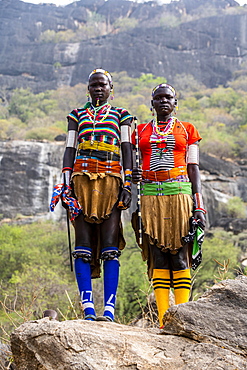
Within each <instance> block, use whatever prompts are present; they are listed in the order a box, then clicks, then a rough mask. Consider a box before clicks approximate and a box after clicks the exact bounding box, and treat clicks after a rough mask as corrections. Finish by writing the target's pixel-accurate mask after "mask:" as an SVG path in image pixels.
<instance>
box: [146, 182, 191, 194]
mask: <svg viewBox="0 0 247 370" xmlns="http://www.w3.org/2000/svg"><path fill="white" fill-rule="evenodd" d="M175 194H189V195H191V194H192V190H191V183H190V182H163V183H162V182H161V183H156V184H155V183H151V184H150V183H143V182H142V183H141V195H175Z"/></svg>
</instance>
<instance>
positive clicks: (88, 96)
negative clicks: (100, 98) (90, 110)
mask: <svg viewBox="0 0 247 370" xmlns="http://www.w3.org/2000/svg"><path fill="white" fill-rule="evenodd" d="M87 101H90V95H89V93H87Z"/></svg>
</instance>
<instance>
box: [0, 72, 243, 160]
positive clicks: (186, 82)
mask: <svg viewBox="0 0 247 370" xmlns="http://www.w3.org/2000/svg"><path fill="white" fill-rule="evenodd" d="M244 79H247V72H246V71H245V70H244V69H243V70H242V72H239V73H238V74H237V75H236V78H235V80H234V81H231V82H229V86H228V87H223V86H219V87H217V88H214V89H207V88H205V86H203V85H201V84H199V83H198V82H197V81H195V80H194V78H193V77H192V76H191V75H184V74H183V75H177V76H175V86H176V88H177V91H178V98H179V111H178V118H179V119H181V120H182V121H190V122H192V123H194V124H195V126H196V127H197V128H198V130H199V132H200V134H201V135H202V137H203V140H202V142H201V145H200V147H201V150H202V151H204V152H206V153H209V154H213V155H216V156H218V157H219V158H230V159H233V160H236V159H240V160H241V159H244V158H245V157H246V152H247V91H245V90H246V89H245V85H243V84H242V81H243V80H244ZM113 81H114V91H115V92H116V96H115V100H114V105H116V106H124V107H126V108H127V109H128V110H129V111H130V112H131V113H132V114H134V115H137V117H138V119H139V122H145V121H146V122H147V121H149V120H150V119H151V118H152V116H151V112H150V95H151V90H152V88H153V87H154V86H156V85H157V84H159V83H161V82H166V79H165V78H163V77H156V76H153V75H152V74H143V75H141V76H140V77H139V78H132V77H129V76H128V75H127V73H126V72H120V73H118V74H116V73H114V74H113ZM86 92H87V86H86V85H84V84H78V85H76V86H74V87H65V86H64V87H61V88H59V89H57V90H53V91H46V92H43V93H39V94H33V93H32V92H31V91H30V90H28V89H16V90H14V91H13V93H12V95H11V96H10V99H9V102H8V103H7V104H5V105H4V104H3V103H2V105H0V129H1V130H0V139H9V138H11V139H26V140H30V139H33V140H50V141H53V140H54V138H55V137H56V136H57V135H59V134H64V133H66V130H67V127H66V116H67V114H68V112H70V111H71V110H72V109H73V108H74V107H78V106H81V105H83V104H84V103H85V101H86ZM40 127H42V130H40Z"/></svg>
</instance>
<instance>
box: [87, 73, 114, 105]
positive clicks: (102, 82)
mask: <svg viewBox="0 0 247 370" xmlns="http://www.w3.org/2000/svg"><path fill="white" fill-rule="evenodd" d="M88 91H89V94H90V96H91V98H92V103H93V105H94V106H96V103H97V101H99V105H102V104H104V103H106V102H107V99H108V98H109V95H110V92H111V85H110V82H109V80H108V77H107V76H106V75H104V74H103V73H95V74H93V75H92V76H91V77H90V79H89V82H88Z"/></svg>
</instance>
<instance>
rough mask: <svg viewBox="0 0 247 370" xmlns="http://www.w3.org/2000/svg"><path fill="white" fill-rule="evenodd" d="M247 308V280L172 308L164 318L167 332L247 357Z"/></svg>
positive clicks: (224, 284)
mask: <svg viewBox="0 0 247 370" xmlns="http://www.w3.org/2000/svg"><path fill="white" fill-rule="evenodd" d="M246 307H247V276H244V275H243V276H239V277H238V278H236V279H235V280H224V281H221V282H220V283H218V284H215V285H214V286H213V287H212V288H211V289H210V290H208V291H207V292H206V293H204V294H203V295H202V297H201V298H199V299H198V301H196V302H188V303H186V304H182V305H177V306H173V307H171V308H170V309H169V310H168V311H167V312H166V314H165V315H164V329H163V332H164V333H166V334H173V335H179V336H184V337H187V338H191V339H194V340H196V341H199V342H201V343H213V344H215V345H217V346H221V347H224V348H227V349H229V350H231V351H233V352H235V353H239V354H242V355H246V354H247V331H246V327H247V326H246V321H247V309H246Z"/></svg>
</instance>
